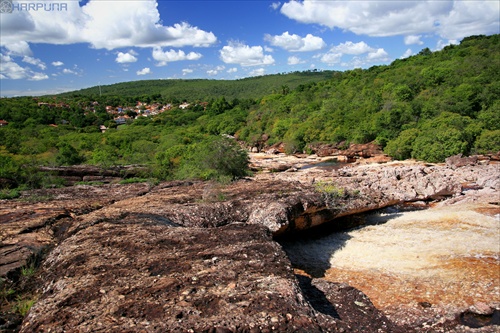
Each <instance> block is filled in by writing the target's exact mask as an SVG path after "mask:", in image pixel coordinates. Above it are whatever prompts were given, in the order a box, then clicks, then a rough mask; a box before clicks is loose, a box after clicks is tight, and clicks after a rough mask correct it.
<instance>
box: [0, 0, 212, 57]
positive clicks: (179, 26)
mask: <svg viewBox="0 0 500 333" xmlns="http://www.w3.org/2000/svg"><path fill="white" fill-rule="evenodd" d="M66 4H67V10H65V11H15V12H13V13H11V14H9V15H2V20H1V21H0V30H1V43H2V45H3V46H5V47H7V48H8V49H10V50H17V51H18V52H21V51H22V52H24V55H31V54H28V53H26V52H28V49H26V44H22V43H30V42H36V43H47V44H58V45H64V44H73V43H89V44H90V45H91V46H92V47H93V48H96V49H108V50H112V49H116V48H122V47H131V46H135V47H154V46H163V47H167V46H170V47H182V46H187V45H191V46H210V45H212V44H214V43H215V42H216V41H217V38H216V37H215V35H214V34H213V33H212V32H207V31H204V30H201V29H199V28H198V27H195V26H192V25H190V24H189V23H187V22H181V23H176V24H174V25H171V26H166V25H163V24H162V21H161V20H160V14H159V12H158V8H157V6H158V4H157V1H156V0H142V1H98V0H90V1H88V2H87V3H86V4H85V5H83V6H80V2H79V1H67V2H66ZM109 13H113V15H109ZM20 41H21V42H20ZM20 43H21V44H20Z"/></svg>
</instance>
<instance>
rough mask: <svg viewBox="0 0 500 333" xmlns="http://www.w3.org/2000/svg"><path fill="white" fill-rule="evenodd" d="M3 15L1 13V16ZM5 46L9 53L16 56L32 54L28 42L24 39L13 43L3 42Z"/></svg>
mask: <svg viewBox="0 0 500 333" xmlns="http://www.w3.org/2000/svg"><path fill="white" fill-rule="evenodd" d="M3 16H4V15H2V17H3ZM0 36H1V33H0ZM5 47H6V48H7V50H8V54H9V55H17V56H32V55H33V52H32V51H31V49H30V46H29V44H28V43H26V42H25V41H18V42H14V43H9V44H5Z"/></svg>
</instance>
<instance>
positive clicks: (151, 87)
mask: <svg viewBox="0 0 500 333" xmlns="http://www.w3.org/2000/svg"><path fill="white" fill-rule="evenodd" d="M332 74H333V72H332V71H306V72H293V73H287V74H274V75H265V76H259V77H251V78H245V79H240V80H205V79H193V80H180V79H174V80H170V79H166V80H143V81H133V82H122V83H116V84H111V85H104V86H101V87H100V88H99V87H98V86H95V87H91V88H86V89H82V90H78V91H72V92H67V93H63V94H60V95H59V96H61V97H71V96H96V95H99V92H100V93H101V94H102V95H103V96H121V97H140V96H144V95H158V94H159V95H161V96H162V97H163V98H164V99H166V100H173V99H176V100H179V101H183V100H187V101H203V100H209V99H211V98H214V97H220V96H224V97H225V98H226V99H228V100H232V99H235V98H238V99H247V98H260V97H262V96H264V95H267V94H270V93H272V92H273V91H279V90H281V89H282V88H283V87H284V86H286V87H287V88H288V89H295V88H296V87H297V86H299V85H301V84H308V83H311V82H318V81H323V80H327V79H330V78H331V77H332Z"/></svg>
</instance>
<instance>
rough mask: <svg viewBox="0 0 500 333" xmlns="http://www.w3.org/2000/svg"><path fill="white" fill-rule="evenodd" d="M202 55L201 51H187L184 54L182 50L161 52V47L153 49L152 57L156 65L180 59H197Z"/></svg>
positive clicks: (163, 64)
mask: <svg viewBox="0 0 500 333" xmlns="http://www.w3.org/2000/svg"><path fill="white" fill-rule="evenodd" d="M201 57H202V55H201V53H197V52H189V53H188V54H186V53H185V52H184V51H182V50H179V51H175V50H169V51H165V52H163V50H162V49H161V47H155V48H154V49H153V59H154V60H156V61H158V63H157V64H156V65H157V66H165V65H166V64H167V63H168V62H173V61H181V60H198V59H200V58H201Z"/></svg>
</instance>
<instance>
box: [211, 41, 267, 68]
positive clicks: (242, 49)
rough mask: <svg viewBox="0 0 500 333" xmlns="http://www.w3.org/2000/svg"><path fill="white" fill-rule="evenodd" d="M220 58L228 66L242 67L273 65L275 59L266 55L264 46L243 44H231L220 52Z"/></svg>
mask: <svg viewBox="0 0 500 333" xmlns="http://www.w3.org/2000/svg"><path fill="white" fill-rule="evenodd" d="M219 53H220V58H221V60H222V61H223V62H225V63H226V64H240V65H241V66H261V65H271V64H273V63H274V58H273V57H272V56H271V55H265V54H264V51H263V49H262V46H248V45H244V44H241V43H230V45H226V46H224V47H223V48H222V49H221V50H220V51H219Z"/></svg>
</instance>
